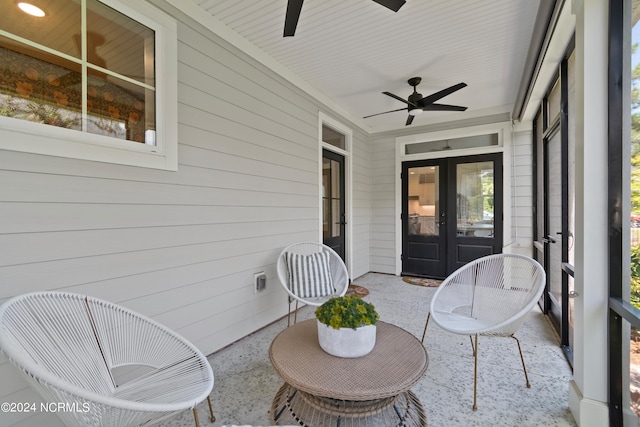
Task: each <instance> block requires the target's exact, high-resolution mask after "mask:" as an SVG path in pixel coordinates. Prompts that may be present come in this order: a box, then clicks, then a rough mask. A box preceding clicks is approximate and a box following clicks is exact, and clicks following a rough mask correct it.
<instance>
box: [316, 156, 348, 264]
mask: <svg viewBox="0 0 640 427" xmlns="http://www.w3.org/2000/svg"><path fill="white" fill-rule="evenodd" d="M346 224H347V222H346V197H345V170H344V156H342V155H340V154H338V153H335V152H333V151H330V150H322V241H323V243H324V244H325V245H327V246H329V247H330V248H331V249H333V250H334V251H336V252H337V253H338V255H340V258H342V260H343V261H345V262H346V259H345V253H346V251H345V230H346Z"/></svg>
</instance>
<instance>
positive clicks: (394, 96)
mask: <svg viewBox="0 0 640 427" xmlns="http://www.w3.org/2000/svg"><path fill="white" fill-rule="evenodd" d="M382 93H383V94H384V95H387V96H390V97H392V98H394V99H397V100H398V101H400V102H404V103H405V104H408V105H411V106H412V107H417V105H416V104H414V103H413V102H409V101H407V100H406V99H403V98H400V97H399V96H398V95H394V94H392V93H391V92H382Z"/></svg>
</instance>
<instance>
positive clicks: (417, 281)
mask: <svg viewBox="0 0 640 427" xmlns="http://www.w3.org/2000/svg"><path fill="white" fill-rule="evenodd" d="M402 280H403V281H404V282H406V283H408V284H410V285H416V286H424V287H426V288H437V287H438V286H440V283H442V280H436V279H425V278H424V277H411V276H404V277H402Z"/></svg>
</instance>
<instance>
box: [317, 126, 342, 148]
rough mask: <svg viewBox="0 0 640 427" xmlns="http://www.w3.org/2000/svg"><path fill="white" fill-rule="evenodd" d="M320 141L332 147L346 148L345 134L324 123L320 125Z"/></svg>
mask: <svg viewBox="0 0 640 427" xmlns="http://www.w3.org/2000/svg"><path fill="white" fill-rule="evenodd" d="M322 141H323V142H326V143H327V144H331V145H333V146H334V147H338V148H341V149H343V150H345V149H346V144H345V136H344V135H343V134H341V133H340V132H338V131H336V130H333V129H332V128H330V127H329V126H326V125H322Z"/></svg>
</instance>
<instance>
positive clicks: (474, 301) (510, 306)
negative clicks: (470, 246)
mask: <svg viewBox="0 0 640 427" xmlns="http://www.w3.org/2000/svg"><path fill="white" fill-rule="evenodd" d="M545 282H546V276H545V272H544V269H543V268H542V266H541V265H540V264H539V263H537V262H536V261H534V260H533V259H531V258H528V257H525V256H522V255H515V254H497V255H490V256H486V257H483V258H480V259H477V260H475V261H473V262H471V263H469V264H467V265H465V266H463V267H462V268H460V269H458V270H457V271H455V272H454V273H453V274H452V275H451V276H449V277H447V278H446V279H445V280H444V281H443V282H442V284H441V285H440V286H439V287H438V290H437V291H436V293H435V294H434V295H433V298H432V300H431V308H430V311H429V315H428V316H427V321H426V323H425V325H424V333H423V334H422V341H423V342H424V337H425V335H426V332H427V326H428V324H429V318H433V320H434V321H435V322H436V323H437V324H438V325H439V326H440V327H442V328H443V329H444V330H446V331H449V332H452V333H454V334H461V335H469V337H470V338H471V336H472V335H475V344H474V342H473V339H471V346H472V349H473V356H474V374H473V375H474V377H473V410H474V411H475V410H476V409H477V408H478V407H477V404H476V393H477V374H478V335H484V336H494V337H511V338H513V339H515V340H516V343H517V344H518V351H519V352H520V360H521V362H522V369H523V370H524V376H525V380H526V384H527V387H531V384H530V383H529V377H528V375H527V368H526V367H525V364H524V357H523V356H522V348H521V346H520V341H519V340H518V338H516V337H515V335H514V334H515V333H516V331H517V330H518V329H519V328H520V326H521V325H522V323H523V322H524V321H525V319H526V316H527V314H528V313H529V312H530V311H531V309H532V308H533V307H534V306H535V304H536V302H537V301H538V299H539V298H540V295H541V294H542V291H543V290H544V286H545Z"/></svg>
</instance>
